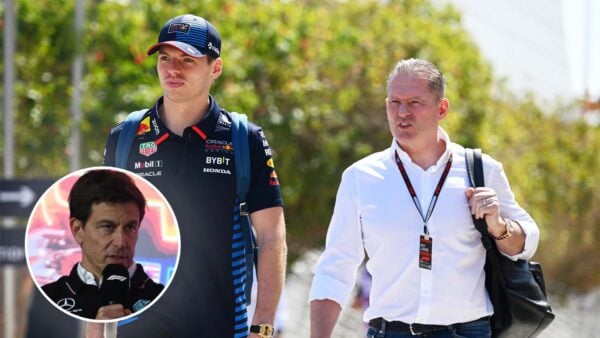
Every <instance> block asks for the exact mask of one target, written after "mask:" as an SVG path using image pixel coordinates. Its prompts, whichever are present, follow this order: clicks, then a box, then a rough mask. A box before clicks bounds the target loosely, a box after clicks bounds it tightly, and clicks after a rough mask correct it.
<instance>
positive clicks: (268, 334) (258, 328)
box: [250, 324, 275, 338]
mask: <svg viewBox="0 0 600 338" xmlns="http://www.w3.org/2000/svg"><path fill="white" fill-rule="evenodd" d="M250 332H253V333H258V336H259V337H261V338H273V333H274V332H275V330H274V329H273V325H271V324H260V325H252V326H250Z"/></svg>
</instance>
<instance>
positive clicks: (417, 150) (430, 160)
mask: <svg viewBox="0 0 600 338" xmlns="http://www.w3.org/2000/svg"><path fill="white" fill-rule="evenodd" d="M396 142H398V141H396ZM398 145H399V146H400V148H402V150H404V151H405V152H406V153H407V154H408V156H409V157H410V159H411V160H412V161H413V163H415V164H416V165H418V166H419V167H421V168H422V169H423V170H427V168H429V167H431V166H432V165H434V164H436V163H437V161H438V160H439V159H440V157H441V156H442V154H444V151H445V150H446V142H444V141H443V140H442V139H440V138H436V141H435V142H431V143H429V144H427V145H423V146H420V147H415V146H407V145H402V144H400V143H399V142H398Z"/></svg>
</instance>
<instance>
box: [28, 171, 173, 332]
mask: <svg viewBox="0 0 600 338" xmlns="http://www.w3.org/2000/svg"><path fill="white" fill-rule="evenodd" d="M99 169H108V170H113V171H120V172H122V173H125V174H126V175H127V176H129V177H131V178H132V179H133V180H134V182H136V183H137V182H138V181H137V180H138V179H139V182H142V183H145V184H147V185H148V186H149V187H150V188H151V189H152V190H154V191H155V192H156V193H157V194H158V195H159V196H160V197H161V198H162V200H163V202H164V203H165V204H166V206H167V208H168V210H169V212H170V213H171V215H173V219H174V221H175V226H176V228H177V257H176V259H175V265H174V266H173V273H172V274H171V277H170V278H169V279H168V280H167V284H166V285H165V287H164V288H163V290H162V291H161V292H160V293H159V294H158V296H156V297H154V299H153V300H152V301H151V302H150V303H149V304H148V305H146V306H144V307H143V308H142V309H141V310H140V311H137V312H133V313H131V314H130V315H127V316H124V317H120V318H118V319H105V320H100V319H93V318H86V317H82V316H78V315H75V314H73V313H71V312H69V311H67V310H65V309H63V308H61V307H60V306H58V304H56V303H55V302H54V301H53V300H52V299H50V297H48V296H47V295H46V293H45V292H44V291H43V290H42V288H41V286H40V285H39V284H38V282H37V281H36V278H35V275H34V274H33V270H32V268H31V265H30V263H29V245H28V240H27V239H28V236H29V225H30V224H31V218H32V216H33V215H34V214H35V211H36V210H37V208H38V207H39V205H40V203H42V201H43V200H44V198H45V197H46V195H47V194H48V193H49V192H50V191H51V190H52V189H53V188H54V187H55V186H56V185H59V184H60V183H61V182H62V181H64V180H66V179H68V178H70V177H71V176H74V175H77V174H80V175H79V176H82V175H83V174H85V173H86V172H88V171H90V170H99ZM144 197H145V196H144ZM146 207H147V206H146ZM24 240H25V260H26V261H27V270H29V275H30V277H31V279H32V280H33V283H34V284H35V286H36V288H37V289H38V291H39V292H40V293H41V294H42V295H44V298H46V300H47V301H48V302H50V304H52V305H53V306H54V307H55V308H57V309H59V310H60V311H61V312H63V313H65V314H67V315H69V316H71V317H73V318H75V319H78V320H83V321H86V322H91V323H101V324H105V323H116V322H119V321H125V320H128V319H131V318H133V317H137V316H139V315H141V314H142V313H143V312H144V311H146V310H147V309H149V308H150V307H152V306H153V305H154V303H156V302H157V301H158V300H159V299H160V298H161V297H162V296H163V295H164V293H165V291H167V289H168V288H169V286H170V285H171V282H172V281H173V279H174V278H175V275H176V273H177V268H178V266H179V259H180V256H181V231H180V230H179V222H178V221H177V215H175V213H174V212H173V208H172V207H171V203H169V200H167V198H166V197H165V196H164V195H163V193H162V192H161V191H160V190H159V189H158V188H156V187H155V186H154V184H152V182H150V181H149V180H147V179H146V178H144V177H142V176H139V175H136V174H135V173H133V172H131V171H129V170H124V169H121V168H116V167H106V166H97V167H89V168H84V169H79V170H75V171H73V172H71V173H69V174H67V175H65V176H63V177H62V178H60V179H58V180H57V181H56V182H54V183H53V184H52V185H51V186H50V187H48V189H46V191H44V193H43V194H42V196H40V198H39V199H38V200H37V202H36V203H35V206H34V207H33V209H32V210H31V213H30V214H29V217H28V219H27V227H26V228H25V238H24Z"/></svg>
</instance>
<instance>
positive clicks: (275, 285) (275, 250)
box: [252, 217, 287, 324]
mask: <svg viewBox="0 0 600 338" xmlns="http://www.w3.org/2000/svg"><path fill="white" fill-rule="evenodd" d="M263 229H264V228H263ZM268 229H269V230H268V231H260V230H259V231H257V234H258V236H257V244H258V266H257V272H256V273H257V278H256V281H257V282H258V292H257V299H256V310H255V312H254V317H253V318H252V324H273V322H274V320H275V312H276V310H277V305H278V304H279V298H280V296H281V291H282V289H283V285H284V281H285V266H286V259H287V246H286V242H285V225H284V223H283V217H281V218H279V220H278V221H277V224H276V225H275V226H270V227H268Z"/></svg>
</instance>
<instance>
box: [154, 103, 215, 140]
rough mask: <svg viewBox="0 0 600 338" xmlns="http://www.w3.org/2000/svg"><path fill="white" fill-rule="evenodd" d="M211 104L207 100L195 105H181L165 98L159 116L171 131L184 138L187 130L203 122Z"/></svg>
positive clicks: (159, 108) (159, 109)
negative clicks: (184, 132)
mask: <svg viewBox="0 0 600 338" xmlns="http://www.w3.org/2000/svg"><path fill="white" fill-rule="evenodd" d="M209 102H210V101H209V99H208V98H206V99H205V100H204V99H202V100H197V101H196V102H194V103H189V102H185V103H179V102H175V101H172V100H169V99H168V98H166V97H165V98H164V99H163V104H162V105H161V106H160V107H158V114H159V116H160V119H161V121H162V122H163V123H164V124H165V126H167V128H169V130H171V131H172V132H173V133H175V134H177V135H179V136H182V135H183V131H184V130H185V128H187V127H189V126H193V125H195V124H196V123H198V122H200V121H202V119H203V118H204V116H205V115H206V114H207V112H208V108H209Z"/></svg>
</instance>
